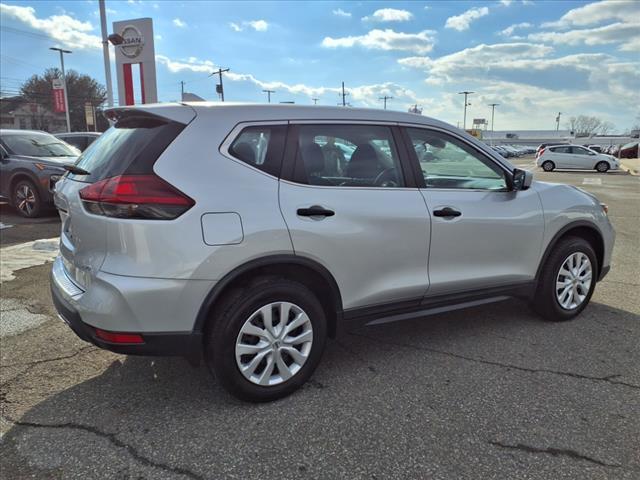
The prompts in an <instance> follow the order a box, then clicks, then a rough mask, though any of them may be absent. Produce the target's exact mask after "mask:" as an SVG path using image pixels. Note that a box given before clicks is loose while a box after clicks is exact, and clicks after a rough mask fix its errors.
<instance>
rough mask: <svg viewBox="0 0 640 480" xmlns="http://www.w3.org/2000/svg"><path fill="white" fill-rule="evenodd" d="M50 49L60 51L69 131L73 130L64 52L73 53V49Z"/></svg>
mask: <svg viewBox="0 0 640 480" xmlns="http://www.w3.org/2000/svg"><path fill="white" fill-rule="evenodd" d="M49 50H55V51H56V52H60V68H61V69H62V88H63V91H64V110H65V113H66V115H67V132H70V131H71V119H70V118H69V95H67V77H66V76H65V73H64V54H65V53H71V50H63V49H61V48H57V47H50V48H49Z"/></svg>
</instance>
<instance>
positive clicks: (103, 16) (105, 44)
mask: <svg viewBox="0 0 640 480" xmlns="http://www.w3.org/2000/svg"><path fill="white" fill-rule="evenodd" d="M98 3H99V5H100V30H101V33H102V56H103V59H104V76H105V78H106V80H107V105H108V106H110V107H113V87H112V85H111V62H110V61H109V40H108V37H107V13H106V9H105V6H104V0H100V1H99V2H98Z"/></svg>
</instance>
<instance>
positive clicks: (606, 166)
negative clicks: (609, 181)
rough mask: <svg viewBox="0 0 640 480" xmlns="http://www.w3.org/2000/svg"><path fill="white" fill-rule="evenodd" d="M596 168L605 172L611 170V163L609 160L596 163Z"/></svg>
mask: <svg viewBox="0 0 640 480" xmlns="http://www.w3.org/2000/svg"><path fill="white" fill-rule="evenodd" d="M596 170H597V171H599V172H600V173H605V172H607V171H608V170H609V163H608V162H598V164H597V165H596Z"/></svg>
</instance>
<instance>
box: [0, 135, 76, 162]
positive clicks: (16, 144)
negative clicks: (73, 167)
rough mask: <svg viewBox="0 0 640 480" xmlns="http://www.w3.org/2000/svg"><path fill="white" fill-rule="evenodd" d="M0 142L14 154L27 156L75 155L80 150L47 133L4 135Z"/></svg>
mask: <svg viewBox="0 0 640 480" xmlns="http://www.w3.org/2000/svg"><path fill="white" fill-rule="evenodd" d="M2 143H3V144H4V145H5V146H6V147H7V149H8V150H9V151H10V152H11V153H13V154H14V155H25V156H29V157H77V156H78V155H80V151H79V150H78V149H77V148H75V147H72V146H71V145H67V144H66V143H64V142H62V141H60V140H58V139H57V138H56V137H54V136H53V135H49V134H48V133H29V134H26V133H25V134H18V135H5V136H3V137H2Z"/></svg>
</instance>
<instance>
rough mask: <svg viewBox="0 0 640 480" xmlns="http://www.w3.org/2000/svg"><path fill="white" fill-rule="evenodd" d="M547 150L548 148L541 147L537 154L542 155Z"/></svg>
mask: <svg viewBox="0 0 640 480" xmlns="http://www.w3.org/2000/svg"><path fill="white" fill-rule="evenodd" d="M545 150H546V148H541V149H540V150H538V154H537V156H538V157H539V156H541V155H542V154H543V153H544V151H545Z"/></svg>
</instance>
